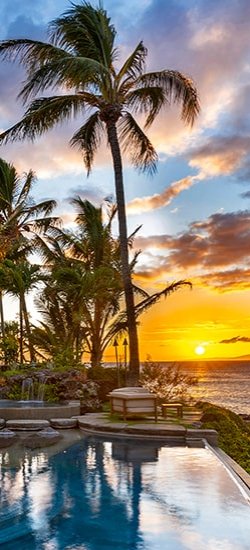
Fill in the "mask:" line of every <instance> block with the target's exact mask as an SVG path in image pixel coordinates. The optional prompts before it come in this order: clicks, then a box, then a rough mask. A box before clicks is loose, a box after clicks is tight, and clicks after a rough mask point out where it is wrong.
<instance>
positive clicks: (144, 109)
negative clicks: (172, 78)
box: [126, 86, 169, 127]
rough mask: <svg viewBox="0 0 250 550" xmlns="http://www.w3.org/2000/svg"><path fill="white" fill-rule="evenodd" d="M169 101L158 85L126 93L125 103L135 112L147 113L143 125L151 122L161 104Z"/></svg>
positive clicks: (148, 124)
mask: <svg viewBox="0 0 250 550" xmlns="http://www.w3.org/2000/svg"><path fill="white" fill-rule="evenodd" d="M165 103H169V100H168V97H167V95H166V93H165V92H164V90H163V88H161V87H160V86H150V87H148V88H146V87H145V88H137V89H135V90H131V91H130V92H128V93H127V95H126V104H127V105H128V106H129V107H130V108H131V109H132V110H133V111H134V112H135V113H142V114H147V115H148V116H147V119H146V123H145V127H148V126H150V125H151V124H152V122H153V121H154V119H155V117H156V116H157V115H158V113H159V112H160V110H161V108H162V106H163V105H164V104H165Z"/></svg>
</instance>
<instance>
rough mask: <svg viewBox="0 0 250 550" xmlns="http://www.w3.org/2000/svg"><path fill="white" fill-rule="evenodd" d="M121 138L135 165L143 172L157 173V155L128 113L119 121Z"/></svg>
mask: <svg viewBox="0 0 250 550" xmlns="http://www.w3.org/2000/svg"><path fill="white" fill-rule="evenodd" d="M119 137H120V139H121V143H122V146H123V149H124V151H127V152H128V153H129V155H130V158H131V161H132V163H133V165H134V166H135V167H136V168H137V169H138V170H140V171H142V172H149V173H154V172H155V171H156V162H157V158H158V157H157V153H156V151H155V149H154V147H153V145H152V143H151V142H150V140H149V139H148V137H147V136H146V134H144V132H143V130H142V129H141V128H140V126H139V125H138V124H137V122H136V121H135V119H134V118H133V116H132V115H131V114H130V113H128V112H126V113H124V114H123V116H122V117H121V119H120V120H119Z"/></svg>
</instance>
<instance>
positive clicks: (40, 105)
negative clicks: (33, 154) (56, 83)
mask: <svg viewBox="0 0 250 550" xmlns="http://www.w3.org/2000/svg"><path fill="white" fill-rule="evenodd" d="M83 109H84V104H83V101H82V97H81V95H80V94H74V95H63V96H54V97H53V96H52V97H44V98H40V99H36V100H34V101H33V102H32V103H31V105H30V107H29V108H28V110H27V111H26V113H25V114H24V117H23V118H22V120H20V122H18V123H17V124H15V125H14V126H12V127H11V128H9V129H8V130H6V131H5V132H3V133H2V134H0V143H7V142H9V141H15V140H23V139H30V140H31V141H33V140H34V139H35V138H36V137H37V136H40V135H42V134H43V133H44V132H46V131H47V130H49V129H51V128H53V127H54V125H55V124H57V123H59V122H63V121H64V120H65V119H66V120H67V119H69V118H71V117H72V116H76V115H77V114H78V113H79V112H80V111H82V110H83Z"/></svg>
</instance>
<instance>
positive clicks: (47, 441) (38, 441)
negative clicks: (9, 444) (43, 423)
mask: <svg viewBox="0 0 250 550" xmlns="http://www.w3.org/2000/svg"><path fill="white" fill-rule="evenodd" d="M60 439H62V435H61V434H59V432H57V431H56V430H54V429H53V428H50V427H49V428H45V429H44V430H40V431H39V432H37V433H36V434H30V435H29V436H28V437H26V438H25V439H24V440H23V445H24V446H25V447H28V448H29V449H37V448H41V447H49V446H50V445H54V444H55V443H57V442H58V441H60Z"/></svg>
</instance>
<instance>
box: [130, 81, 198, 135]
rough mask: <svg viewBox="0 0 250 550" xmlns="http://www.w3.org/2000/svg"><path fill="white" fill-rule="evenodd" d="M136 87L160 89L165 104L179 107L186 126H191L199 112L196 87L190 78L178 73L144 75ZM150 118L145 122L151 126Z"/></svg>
mask: <svg viewBox="0 0 250 550" xmlns="http://www.w3.org/2000/svg"><path fill="white" fill-rule="evenodd" d="M136 85H137V87H139V88H140V87H143V88H150V87H156V88H158V87H160V88H162V89H163V91H164V94H165V102H169V103H172V102H173V103H177V104H180V105H181V109H182V110H181V117H182V120H183V121H184V122H185V123H186V124H190V125H191V126H192V125H193V123H194V121H195V119H196V117H197V116H198V114H199V112H200V103H199V98H198V94H197V90H196V87H195V85H194V83H193V81H192V79H191V78H189V77H188V76H185V75H184V74H182V73H180V72H179V71H171V70H163V71H158V72H152V73H145V74H144V75H142V76H140V77H139V78H138V79H137V83H136ZM152 122H153V119H152V117H151V118H150V120H149V121H148V122H147V124H148V125H149V124H151V123H152Z"/></svg>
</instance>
